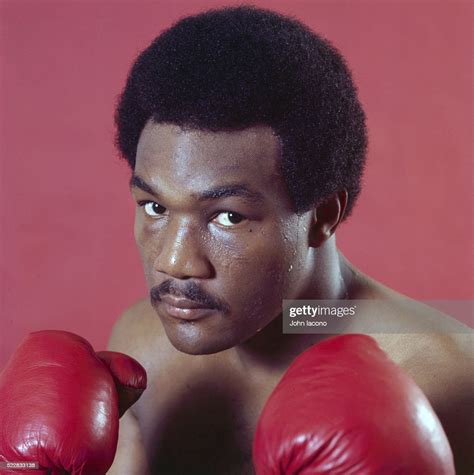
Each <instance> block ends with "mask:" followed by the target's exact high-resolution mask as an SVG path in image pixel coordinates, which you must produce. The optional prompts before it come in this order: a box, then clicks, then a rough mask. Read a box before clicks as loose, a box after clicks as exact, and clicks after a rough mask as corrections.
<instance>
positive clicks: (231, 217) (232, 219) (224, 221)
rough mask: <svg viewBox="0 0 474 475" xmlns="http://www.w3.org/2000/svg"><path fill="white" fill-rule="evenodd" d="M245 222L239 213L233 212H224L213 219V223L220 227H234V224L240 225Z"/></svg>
mask: <svg viewBox="0 0 474 475" xmlns="http://www.w3.org/2000/svg"><path fill="white" fill-rule="evenodd" d="M244 220H245V217H244V216H242V215H241V214H239V213H235V212H234V211H224V212H222V213H219V214H218V215H217V216H216V217H215V218H214V221H216V222H217V224H220V225H221V226H226V227H230V226H235V225H236V224H239V223H241V222H242V221H244Z"/></svg>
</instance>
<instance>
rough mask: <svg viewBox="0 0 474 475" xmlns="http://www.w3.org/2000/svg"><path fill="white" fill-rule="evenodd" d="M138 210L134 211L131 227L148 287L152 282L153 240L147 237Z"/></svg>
mask: <svg viewBox="0 0 474 475" xmlns="http://www.w3.org/2000/svg"><path fill="white" fill-rule="evenodd" d="M139 213H140V210H137V211H136V214H135V224H134V228H133V233H134V237H135V243H136V245H137V249H138V252H139V253H140V257H141V261H142V266H143V271H144V275H145V280H146V282H147V284H148V286H149V287H150V286H151V285H152V284H151V282H152V280H151V276H152V267H153V261H152V256H153V252H154V251H153V249H152V248H151V246H150V244H151V243H152V242H153V241H152V240H150V239H149V236H148V234H149V233H147V232H146V230H145V228H144V226H143V223H142V217H141V216H140V214H139Z"/></svg>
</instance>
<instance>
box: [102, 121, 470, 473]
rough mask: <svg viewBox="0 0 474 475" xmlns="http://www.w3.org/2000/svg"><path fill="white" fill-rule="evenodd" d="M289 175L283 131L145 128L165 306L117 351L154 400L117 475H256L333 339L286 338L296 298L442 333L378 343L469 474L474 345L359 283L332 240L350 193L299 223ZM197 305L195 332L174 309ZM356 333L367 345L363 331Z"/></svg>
mask: <svg viewBox="0 0 474 475" xmlns="http://www.w3.org/2000/svg"><path fill="white" fill-rule="evenodd" d="M279 161H280V147H279V142H278V138H277V137H276V136H275V135H274V133H273V131H272V130H271V129H270V128H269V127H265V126H259V127H253V128H249V129H245V130H241V131H232V132H203V131H196V130H182V129H180V128H179V127H177V126H175V125H172V124H153V123H148V124H147V126H146V127H145V129H144V131H143V133H142V135H141V138H140V142H139V145H138V150H137V157H136V167H135V170H134V177H135V178H133V179H132V181H131V185H132V186H131V191H132V194H133V197H134V199H135V201H136V202H137V212H136V220H135V238H136V241H137V245H138V248H139V250H140V253H141V256H142V261H143V266H144V270H145V276H146V280H147V284H148V287H149V290H150V291H151V295H152V299H151V300H150V299H144V300H143V301H141V302H139V303H138V304H136V305H135V306H133V307H132V308H130V309H129V310H128V311H126V312H125V313H124V315H123V316H122V318H120V319H119V321H118V322H117V324H116V325H115V327H114V330H113V333H112V336H111V340H110V344H109V348H111V349H114V350H118V351H123V352H125V353H128V354H130V355H132V356H134V357H135V358H137V359H138V360H139V361H140V362H141V363H142V364H143V365H144V366H145V368H146V369H147V372H148V376H149V386H148V389H147V390H146V391H145V393H144V394H143V396H142V398H141V399H140V400H139V401H138V403H136V404H135V405H134V406H133V407H132V409H131V410H129V411H128V412H127V413H126V414H125V416H124V417H123V418H122V419H121V427H120V440H119V448H118V452H117V456H116V459H115V461H114V465H113V467H112V469H111V471H110V472H109V473H127V474H132V473H137V474H139V473H147V471H148V472H149V473H160V474H163V473H206V474H208V475H209V474H212V473H229V474H230V473H239V474H246V473H249V474H250V473H253V470H252V464H251V443H252V437H253V432H254V429H255V426H256V423H257V420H258V416H259V414H260V412H261V409H262V408H263V405H264V403H265V401H266V400H267V398H268V396H269V394H270V392H271V391H272V389H273V388H274V387H275V385H276V384H277V383H278V381H279V379H280V378H281V376H282V375H283V373H284V371H285V370H286V369H287V368H288V366H289V365H290V364H291V362H292V361H293V360H294V358H295V357H296V356H297V355H298V354H300V353H301V352H302V351H304V350H305V349H306V348H308V347H309V346H311V345H312V344H315V343H317V342H318V341H319V340H321V339H322V338H325V337H327V336H328V335H284V334H282V332H281V316H280V312H281V303H282V299H284V298H286V299H305V298H306V299H322V298H324V299H335V298H349V299H371V300H373V299H377V300H381V301H382V300H384V301H389V302H394V303H390V304H389V305H388V306H387V305H386V306H384V308H383V311H377V310H374V309H372V310H370V311H368V319H369V320H370V319H379V320H380V319H386V320H387V321H397V322H399V323H400V325H401V327H403V328H409V325H410V322H411V321H413V320H420V319H424V321H426V322H428V323H427V331H426V334H423V335H419V334H417V335H414V334H409V332H407V334H399V335H396V334H395V335H381V334H378V335H372V336H373V337H375V338H376V339H377V341H378V343H379V345H380V346H381V347H382V349H384V350H385V351H386V352H387V353H388V354H389V356H390V357H391V358H392V359H393V360H394V361H395V362H396V363H397V364H399V365H401V366H402V367H404V368H405V369H406V371H407V372H408V373H409V374H410V375H411V376H412V377H413V378H414V379H415V381H416V382H417V383H418V385H419V386H420V387H421V388H422V390H423V391H424V392H425V394H426V395H427V396H428V398H429V400H430V402H431V403H432V405H433V407H434V409H435V411H436V412H437V413H438V416H439V417H440V419H441V422H442V423H443V426H444V428H445V430H446V432H447V434H448V438H449V440H450V442H451V445H452V446H453V451H454V453H455V457H456V461H457V469H458V473H470V470H471V469H470V465H469V464H470V461H469V457H470V455H469V451H470V438H471V440H472V429H471V424H470V423H469V416H468V414H470V407H471V404H472V384H471V373H472V366H471V364H470V363H469V357H470V356H472V351H470V345H471V343H472V338H471V336H470V335H468V334H464V335H461V333H462V332H464V331H465V328H464V327H463V326H462V325H461V324H459V323H457V322H454V321H450V322H449V324H450V325H451V328H452V333H458V335H457V336H454V335H446V334H445V335H435V334H434V333H435V332H434V330H433V329H434V328H435V327H436V322H439V321H441V320H443V321H444V320H445V319H446V317H444V316H442V315H441V314H438V313H437V312H436V311H434V310H433V311H432V310H431V309H430V310H426V307H422V306H421V305H420V304H418V303H417V302H413V301H409V300H407V299H404V300H403V302H404V303H403V304H399V303H397V301H398V300H397V299H400V298H401V296H400V295H399V294H396V293H395V292H393V291H391V290H389V289H387V288H385V287H383V286H382V285H381V284H379V283H377V282H375V281H373V280H371V279H369V278H368V277H366V276H364V275H363V274H362V273H360V272H359V271H357V269H355V268H354V267H353V266H352V265H351V264H350V263H349V262H348V261H347V260H346V259H345V258H344V257H343V256H342V255H341V254H340V252H339V251H338V249H337V247H336V242H335V236H334V232H335V230H336V228H337V226H338V225H339V223H340V222H341V219H342V217H343V215H344V209H345V206H346V202H347V194H346V192H345V191H344V190H342V191H341V192H339V193H336V194H335V195H333V196H331V197H329V198H328V199H327V200H326V201H325V202H324V203H320V204H319V205H318V206H316V207H315V208H313V209H311V210H309V211H307V212H306V213H302V214H301V215H297V214H295V213H294V211H293V209H292V206H291V200H290V198H289V195H288V191H287V188H286V184H285V182H284V180H283V178H282V176H281V174H280V172H279ZM183 297H186V298H188V299H191V300H193V299H195V300H197V301H198V302H200V303H201V304H203V302H204V303H205V305H207V306H208V308H207V309H204V310H202V309H201V311H200V313H199V312H198V313H196V312H195V313H194V315H197V318H196V319H194V320H192V321H190V320H188V319H186V318H187V317H189V314H188V315H187V314H186V310H184V311H179V310H178V311H177V313H176V311H173V310H172V309H171V310H170V307H169V302H166V301H165V300H166V299H167V298H172V299H173V298H174V299H176V298H183ZM173 302H174V301H173ZM407 302H408V303H407ZM190 314H192V312H190ZM193 318H194V317H193ZM346 330H347V331H353V332H362V333H364V329H363V328H362V327H360V328H358V327H357V325H356V324H354V326H351V327H350V328H347V329H346ZM469 351H470V353H469V354H468V353H467V352H469Z"/></svg>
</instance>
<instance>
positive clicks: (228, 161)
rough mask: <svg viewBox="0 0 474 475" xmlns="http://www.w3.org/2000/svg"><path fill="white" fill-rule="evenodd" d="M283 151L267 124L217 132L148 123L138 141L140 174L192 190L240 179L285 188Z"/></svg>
mask: <svg viewBox="0 0 474 475" xmlns="http://www.w3.org/2000/svg"><path fill="white" fill-rule="evenodd" d="M280 154H281V149H280V143H279V140H278V137H277V136H276V135H275V134H274V132H273V130H272V129H271V128H270V127H266V126H256V127H251V128H247V129H244V130H238V131H225V132H224V131H218V132H211V131H201V130H195V129H191V130H187V129H182V128H181V127H179V126H177V125H174V124H167V123H158V124H156V123H153V122H148V123H147V125H146V126H145V128H144V129H143V132H142V134H141V136H140V140H139V142H138V147H137V157H136V164H135V174H137V175H139V176H141V177H142V178H143V179H145V180H146V181H147V182H148V183H149V184H150V185H155V186H157V187H159V188H160V189H163V188H167V187H172V188H175V187H180V188H181V189H182V192H185V191H188V192H189V193H193V192H199V191H200V190H202V189H204V188H208V187H209V186H212V185H218V184H222V183H225V182H237V181H238V182H243V183H245V184H247V185H248V186H250V187H255V188H258V189H262V188H267V189H268V191H272V190H273V191H277V190H278V191H279V192H281V191H282V187H283V188H286V187H285V185H284V182H283V179H282V177H281V173H280V170H279V165H280Z"/></svg>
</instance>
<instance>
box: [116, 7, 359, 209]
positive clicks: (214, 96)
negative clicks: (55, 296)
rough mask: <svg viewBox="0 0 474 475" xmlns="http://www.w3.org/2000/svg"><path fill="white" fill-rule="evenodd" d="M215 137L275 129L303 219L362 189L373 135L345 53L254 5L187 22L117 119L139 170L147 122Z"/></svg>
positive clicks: (151, 55)
mask: <svg viewBox="0 0 474 475" xmlns="http://www.w3.org/2000/svg"><path fill="white" fill-rule="evenodd" d="M150 119H152V120H153V121H154V122H156V123H160V122H169V123H174V124H177V125H179V126H181V127H183V128H188V129H200V130H209V131H221V130H241V129H244V128H247V127H251V126H254V125H267V126H270V127H271V128H272V129H273V131H274V132H275V133H276V134H277V136H278V137H279V140H280V144H281V150H282V154H281V156H282V160H281V173H282V176H283V177H284V179H285V182H286V184H287V186H288V190H289V193H290V196H291V199H292V202H293V205H294V209H295V212H298V213H301V212H304V211H307V210H308V209H310V208H311V207H312V206H314V205H317V204H318V203H320V202H321V201H323V200H324V199H325V198H327V197H328V196H330V195H331V194H333V193H335V192H337V191H340V190H342V189H345V190H347V192H348V195H349V197H348V203H347V208H346V214H345V218H346V217H347V216H349V214H350V213H351V210H352V208H353V205H354V203H355V201H356V198H357V196H358V194H359V192H360V183H361V177H362V173H363V169H364V163H365V157H366V149H367V130H366V125H365V115H364V111H363V109H362V106H361V104H360V101H359V99H358V97H357V90H356V87H355V85H354V83H353V81H352V77H351V73H350V71H349V69H348V67H347V65H346V63H345V61H344V59H343V57H342V56H341V54H340V53H339V52H338V51H337V50H336V49H335V48H334V47H333V46H332V45H331V44H330V43H329V42H328V41H327V40H325V39H324V38H322V37H321V36H319V35H317V34H315V33H314V32H312V31H311V30H310V29H309V28H307V27H306V26H305V25H303V24H302V23H300V22H299V21H297V20H295V19H292V18H289V17H286V16H283V15H280V14H278V13H275V12H272V11H269V10H263V9H260V8H256V7H252V6H240V7H229V8H223V9H219V10H210V11H206V12H204V13H201V14H198V15H195V16H190V17H186V18H184V19H181V20H180V21H178V22H177V23H176V24H174V25H173V26H172V27H170V28H169V29H167V30H165V31H164V32H163V33H162V34H161V35H159V36H158V37H157V38H156V39H155V40H154V41H153V42H152V43H151V44H150V46H149V47H148V48H146V49H145V50H144V51H143V52H142V53H141V54H140V55H139V56H138V58H137V59H136V61H135V63H134V64H133V66H132V68H131V71H130V73H129V76H128V79H127V82H126V85H125V88H124V90H123V92H122V94H121V96H120V97H119V101H118V104H117V109H116V113H115V122H116V126H117V136H116V144H117V147H118V149H119V151H120V153H121V155H122V156H123V157H124V158H125V159H126V160H127V161H128V163H129V165H130V167H131V168H132V170H133V168H134V166H135V155H136V150H137V144H138V140H139V138H140V134H141V132H142V130H143V128H144V126H145V124H146V123H147V122H148V121H149V120H150Z"/></svg>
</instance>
